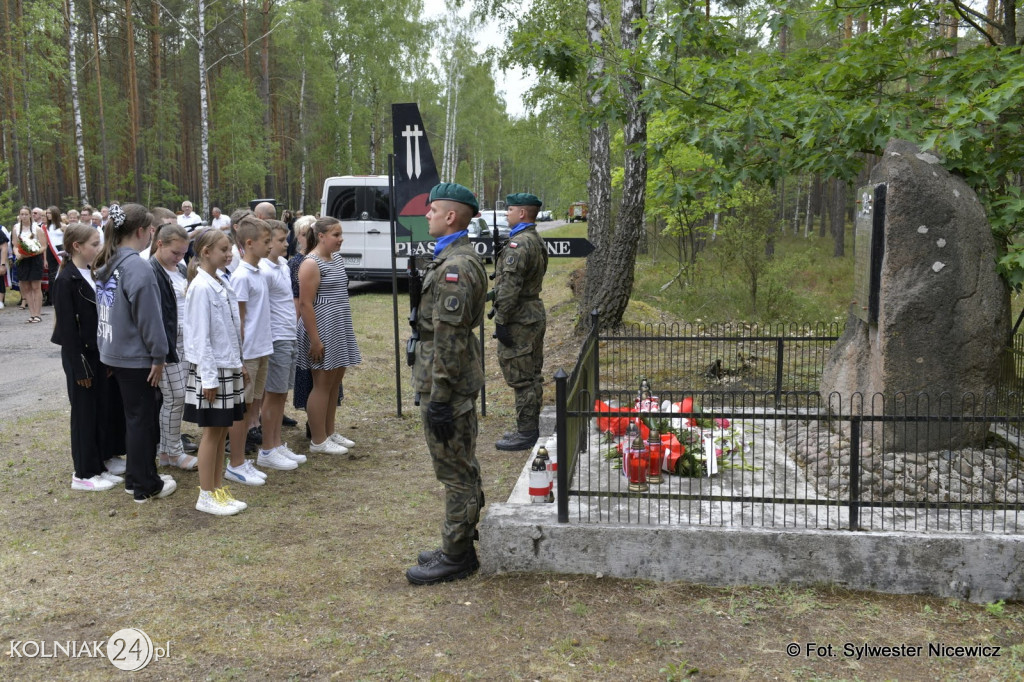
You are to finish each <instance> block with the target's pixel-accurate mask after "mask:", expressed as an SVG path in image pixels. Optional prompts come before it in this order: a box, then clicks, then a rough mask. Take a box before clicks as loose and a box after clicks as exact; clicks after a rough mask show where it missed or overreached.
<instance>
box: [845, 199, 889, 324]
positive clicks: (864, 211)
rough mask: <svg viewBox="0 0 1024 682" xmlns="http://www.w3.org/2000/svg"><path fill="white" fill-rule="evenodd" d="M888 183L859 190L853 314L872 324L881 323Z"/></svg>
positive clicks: (855, 223) (855, 225)
mask: <svg viewBox="0 0 1024 682" xmlns="http://www.w3.org/2000/svg"><path fill="white" fill-rule="evenodd" d="M885 189H886V187H885V185H884V184H880V185H866V186H864V187H861V188H860V189H859V190H857V219H856V221H855V222H854V228H853V229H854V230H856V233H857V249H856V252H855V253H854V271H853V314H854V315H856V316H857V317H859V318H860V319H861V320H863V321H864V322H867V323H868V324H877V323H878V310H879V296H878V292H879V288H880V286H881V281H880V280H881V276H882V256H883V255H884V252H885V241H884V239H883V238H884V235H885Z"/></svg>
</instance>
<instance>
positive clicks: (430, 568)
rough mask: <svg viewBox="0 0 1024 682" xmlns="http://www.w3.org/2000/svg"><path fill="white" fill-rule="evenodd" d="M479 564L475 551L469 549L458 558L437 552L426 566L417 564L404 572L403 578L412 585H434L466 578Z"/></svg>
mask: <svg viewBox="0 0 1024 682" xmlns="http://www.w3.org/2000/svg"><path fill="white" fill-rule="evenodd" d="M478 568H480V562H479V561H477V558H476V550H475V549H470V550H469V551H468V552H465V553H464V554H461V555H460V556H449V555H447V554H445V553H444V552H438V555H437V557H436V558H434V559H433V560H432V561H430V562H428V563H426V564H422V565H420V564H417V565H415V566H413V567H412V568H410V569H409V570H408V571H406V572H405V577H406V578H407V579H408V580H409V582H410V583H412V584H413V585H436V584H437V583H444V582H448V581H450V580H461V579H462V578H468V577H469V576H470V575H472V574H473V572H474V571H476V569H478Z"/></svg>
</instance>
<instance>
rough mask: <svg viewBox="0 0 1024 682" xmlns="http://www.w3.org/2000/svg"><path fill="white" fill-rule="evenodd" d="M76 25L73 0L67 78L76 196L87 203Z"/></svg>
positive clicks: (70, 4) (69, 6)
mask: <svg viewBox="0 0 1024 682" xmlns="http://www.w3.org/2000/svg"><path fill="white" fill-rule="evenodd" d="M76 45H78V24H77V23H76V22H75V0H68V76H69V77H70V80H71V115H72V116H73V117H74V120H75V154H76V156H77V157H78V196H79V200H80V203H82V204H88V203H89V185H88V183H87V181H86V178H85V143H84V141H83V139H82V104H81V101H80V100H79V98H78V61H77V60H76V59H75V46H76Z"/></svg>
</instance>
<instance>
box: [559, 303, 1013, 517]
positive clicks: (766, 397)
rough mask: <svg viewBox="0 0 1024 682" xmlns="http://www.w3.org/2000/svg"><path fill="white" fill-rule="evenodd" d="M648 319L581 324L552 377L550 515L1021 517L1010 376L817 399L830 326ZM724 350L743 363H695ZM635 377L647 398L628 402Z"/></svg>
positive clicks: (633, 391)
mask: <svg viewBox="0 0 1024 682" xmlns="http://www.w3.org/2000/svg"><path fill="white" fill-rule="evenodd" d="M595 322H596V320H595ZM593 329H594V330H596V329H597V325H596V324H595V325H594V326H593ZM634 331H640V330H639V329H634ZM644 331H652V330H651V329H650V328H648V329H647V330H644ZM653 331H655V332H656V333H647V334H645V333H640V334H639V335H634V336H630V335H629V334H624V333H619V332H616V333H614V334H609V335H607V336H605V335H603V334H598V333H597V332H596V331H592V332H591V334H590V335H589V336H588V337H587V339H586V340H585V342H584V344H583V348H582V350H581V353H580V358H579V361H578V362H577V365H576V367H575V368H574V370H573V372H572V374H571V375H566V374H565V373H564V372H559V374H558V375H556V377H555V380H556V403H557V411H558V417H557V423H556V429H557V436H558V462H559V467H558V486H557V502H558V518H559V521H560V522H562V523H566V522H569V521H570V520H574V521H577V522H583V523H586V522H619V523H649V524H691V525H719V526H767V527H788V528H827V529H846V530H915V529H916V530H936V531H985V532H997V533H1016V532H1021V531H1022V530H1024V527H1022V525H1024V524H1021V521H1020V518H1019V517H1020V511H1021V507H1022V505H1024V460H1022V457H1021V454H1020V453H1021V442H1020V441H1021V433H1022V432H1024V428H1022V423H1021V422H1022V421H1024V417H1022V416H1021V411H1020V410H1019V409H1016V410H1008V409H1007V405H1020V404H1021V402H1020V400H1019V395H1018V394H1016V393H1015V392H1013V391H1012V388H1013V386H1014V385H1015V384H1014V383H1013V382H1011V381H1008V380H1007V381H1003V382H1001V384H1000V387H999V390H996V391H994V392H993V393H992V395H989V396H978V397H975V396H970V395H966V396H962V397H961V396H957V397H955V398H954V397H952V396H948V395H942V396H938V397H929V396H926V395H922V396H908V395H895V396H882V395H875V396H860V395H859V394H855V395H854V396H851V397H847V398H842V397H840V396H838V395H832V396H826V397H821V396H819V395H818V394H817V389H816V384H817V375H820V371H821V368H822V367H823V366H824V360H825V357H826V356H827V352H828V349H829V348H830V346H831V344H832V343H834V341H835V338H836V337H837V335H838V334H837V332H838V330H837V329H835V328H834V327H833V326H832V325H825V326H820V327H817V328H809V329H798V330H794V329H792V328H786V329H783V330H782V331H783V334H782V335H779V336H774V337H773V336H771V335H770V334H768V333H767V332H766V330H765V329H756V330H755V329H751V328H744V329H743V330H741V331H740V333H738V334H737V335H736V336H734V337H728V336H727V335H726V334H724V333H721V331H720V330H707V331H706V332H705V330H701V332H700V333H690V331H691V330H685V331H686V335H685V336H678V337H677V336H673V335H672V333H668V332H670V331H671V332H675V331H676V330H675V329H672V330H667V329H656V330H653ZM776 331H777V330H776ZM662 332H665V333H662ZM1010 350H1011V353H1013V352H1016V353H1021V350H1020V348H1017V350H1016V351H1014V350H1013V349H1010ZM730 352H732V353H735V357H740V356H742V357H747V358H750V357H751V356H752V359H751V360H750V362H749V364H750V366H749V367H747V368H746V369H745V370H743V371H741V372H736V373H734V374H729V373H725V372H723V373H721V374H720V376H718V377H715V376H709V374H708V373H704V372H702V370H706V369H709V368H712V367H721V366H722V365H725V362H724V359H723V358H724V357H726V356H727V354H728V353H730ZM675 356H681V357H675ZM1008 357H1013V356H1012V355H1008ZM716 359H723V362H722V363H721V365H719V364H718V363H715V362H714V361H715V360H716ZM705 363H706V364H705ZM1019 364H1024V363H1019ZM1010 366H1015V365H1012V363H1008V364H1007V367H1010ZM648 367H650V368H651V371H650V373H646V368H648ZM763 367H769V368H770V370H768V371H760V370H762V369H763ZM779 367H781V368H782V369H781V371H780V370H779ZM725 368H726V369H728V370H731V371H733V372H735V370H733V368H732V366H730V365H726V366H725ZM1006 374H1007V376H1008V377H1009V376H1012V377H1014V380H1015V381H1018V383H1019V380H1017V379H1016V376H1017V372H1016V371H1014V372H1012V373H1011V372H1007V373H1006ZM730 376H737V377H739V378H738V379H736V380H733V381H721V382H720V383H711V382H713V381H715V380H720V379H721V378H722V377H730ZM644 379H646V380H648V382H649V385H650V389H651V392H652V393H653V394H654V395H653V396H644V401H643V403H642V404H640V401H639V400H638V396H637V389H638V386H639V385H640V382H641V381H642V380H644ZM709 384H710V386H709ZM637 408H641V409H640V410H638V409H637ZM620 410H626V411H620ZM630 424H632V427H631V426H630ZM633 428H635V429H636V431H637V432H636V433H634V432H633V430H632V429H633ZM651 431H654V432H655V433H654V437H653V438H652V436H651ZM638 437H639V438H640V439H642V440H643V441H644V442H643V443H642V444H640V443H639V441H638ZM655 461H656V462H657V464H656V465H654V464H652V462H655ZM641 469H645V471H646V475H644V476H641V475H640V470H641ZM641 479H642V480H641ZM659 479H660V481H659Z"/></svg>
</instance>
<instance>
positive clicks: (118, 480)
mask: <svg viewBox="0 0 1024 682" xmlns="http://www.w3.org/2000/svg"><path fill="white" fill-rule="evenodd" d="M100 478H102V479H103V480H105V481H110V482H111V483H124V477H123V476H115V475H114V474H112V473H110V472H109V471H104V472H101V473H100Z"/></svg>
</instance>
